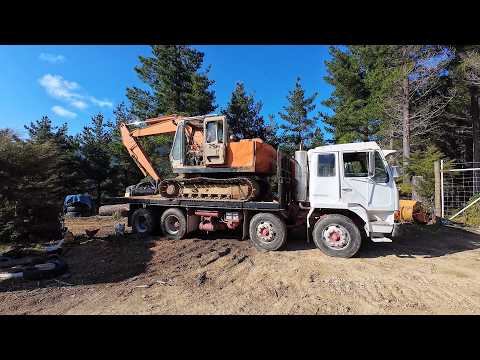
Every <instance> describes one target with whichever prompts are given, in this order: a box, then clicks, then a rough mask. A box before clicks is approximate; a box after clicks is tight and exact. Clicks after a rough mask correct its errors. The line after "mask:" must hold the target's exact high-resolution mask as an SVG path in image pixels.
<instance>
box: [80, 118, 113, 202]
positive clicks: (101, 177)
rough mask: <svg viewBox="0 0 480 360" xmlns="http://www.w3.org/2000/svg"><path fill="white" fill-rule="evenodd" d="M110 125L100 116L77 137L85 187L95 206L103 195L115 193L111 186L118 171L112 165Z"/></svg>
mask: <svg viewBox="0 0 480 360" xmlns="http://www.w3.org/2000/svg"><path fill="white" fill-rule="evenodd" d="M111 127H112V125H111V124H110V123H108V122H105V119H104V117H103V115H102V114H97V115H95V116H93V117H92V123H91V125H88V126H85V127H84V128H83V131H82V132H81V133H80V134H79V135H78V142H79V144H80V165H81V169H82V172H83V174H84V177H85V179H86V180H85V187H86V189H87V190H88V191H89V192H90V193H94V194H95V197H96V206H97V207H99V206H100V205H101V200H102V196H103V194H104V193H106V194H109V195H110V194H112V192H113V193H115V188H114V186H112V184H114V183H113V181H114V179H115V178H116V176H117V171H118V169H117V168H116V167H114V166H113V164H112V153H111V143H112V133H111V131H110V129H111Z"/></svg>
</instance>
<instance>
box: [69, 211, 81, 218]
mask: <svg viewBox="0 0 480 360" xmlns="http://www.w3.org/2000/svg"><path fill="white" fill-rule="evenodd" d="M81 215H82V214H81V213H80V212H78V211H68V212H66V213H65V217H67V218H77V217H80V216H81Z"/></svg>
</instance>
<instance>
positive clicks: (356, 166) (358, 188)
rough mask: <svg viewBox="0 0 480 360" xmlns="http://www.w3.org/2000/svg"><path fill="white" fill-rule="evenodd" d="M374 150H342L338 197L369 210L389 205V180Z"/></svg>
mask: <svg viewBox="0 0 480 360" xmlns="http://www.w3.org/2000/svg"><path fill="white" fill-rule="evenodd" d="M390 180H391V179H390V177H389V174H388V171H387V170H386V168H385V164H384V161H383V159H382V157H381V156H380V154H379V153H378V151H359V152H344V153H343V154H342V178H341V184H342V186H341V191H342V198H343V200H344V202H346V203H356V204H360V205H362V206H363V207H364V208H365V209H369V210H387V209H391V208H392V204H393V198H392V191H391V189H390V188H391V181H390Z"/></svg>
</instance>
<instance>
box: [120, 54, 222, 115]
mask: <svg viewBox="0 0 480 360" xmlns="http://www.w3.org/2000/svg"><path fill="white" fill-rule="evenodd" d="M203 57H204V54H203V53H202V52H200V51H198V50H195V49H192V48H191V47H189V46H186V45H153V46H152V56H151V57H143V56H140V57H139V59H140V63H141V64H140V65H139V66H137V67H135V71H136V73H137V75H138V76H139V78H140V80H142V82H144V83H145V84H146V85H147V86H148V88H149V89H140V88H138V87H133V88H127V98H128V99H129V100H130V102H131V104H132V112H133V114H135V115H136V116H138V117H139V118H140V119H141V120H144V119H146V118H151V117H156V116H159V115H162V114H173V113H176V114H181V115H191V116H193V115H202V114H207V113H210V112H212V111H213V110H215V108H216V106H215V105H214V101H215V93H214V91H213V90H210V89H209V88H210V86H211V85H212V84H213V83H214V82H213V81H212V80H209V79H208V72H209V70H210V68H207V70H206V71H204V72H201V71H200V68H201V66H202V64H203Z"/></svg>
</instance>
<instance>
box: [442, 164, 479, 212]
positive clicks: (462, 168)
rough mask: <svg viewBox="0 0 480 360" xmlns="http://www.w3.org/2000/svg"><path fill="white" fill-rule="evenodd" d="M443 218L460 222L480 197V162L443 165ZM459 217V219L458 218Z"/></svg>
mask: <svg viewBox="0 0 480 360" xmlns="http://www.w3.org/2000/svg"><path fill="white" fill-rule="evenodd" d="M441 182H442V217H446V218H450V219H453V218H456V219H455V220H460V221H461V217H459V215H461V214H462V213H463V212H464V210H465V208H466V207H467V206H469V205H471V204H472V202H473V201H474V200H475V199H476V197H477V196H479V195H480V162H462V163H449V164H448V167H447V166H445V164H444V163H443V161H442V163H441ZM457 217H458V218H457Z"/></svg>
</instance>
